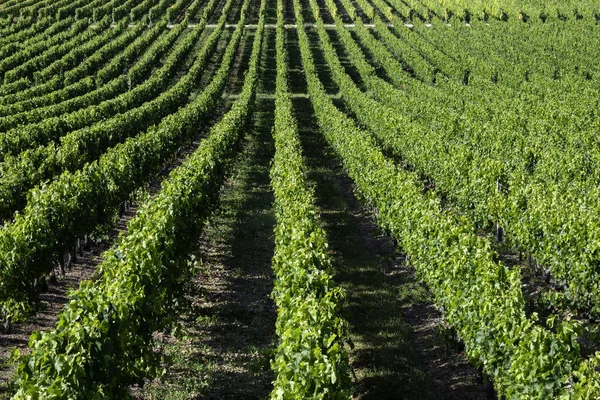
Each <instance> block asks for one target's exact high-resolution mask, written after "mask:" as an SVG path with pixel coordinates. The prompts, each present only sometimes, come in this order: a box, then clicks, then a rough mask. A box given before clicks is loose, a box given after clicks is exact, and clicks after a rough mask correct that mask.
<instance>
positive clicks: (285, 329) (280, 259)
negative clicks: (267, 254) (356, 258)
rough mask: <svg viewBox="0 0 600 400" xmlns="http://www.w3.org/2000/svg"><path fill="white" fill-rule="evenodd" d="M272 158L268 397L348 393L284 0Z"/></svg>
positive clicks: (338, 297)
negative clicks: (273, 310) (272, 312)
mask: <svg viewBox="0 0 600 400" xmlns="http://www.w3.org/2000/svg"><path fill="white" fill-rule="evenodd" d="M277 15H278V19H277V38H276V50H277V80H276V99H275V127H274V130H273V133H274V137H275V157H274V159H273V165H272V168H271V185H272V187H273V191H274V194H275V205H274V207H275V215H276V218H277V226H276V228H275V244H276V246H275V255H274V256H273V269H274V270H275V274H276V280H275V288H274V290H273V298H274V300H275V304H276V305H277V322H276V331H277V336H278V337H279V343H278V346H277V350H276V352H275V358H274V360H273V362H272V365H271V367H272V369H273V371H274V372H275V375H276V379H275V382H274V384H273V386H274V387H273V391H272V392H271V398H273V399H300V398H302V399H349V398H351V395H352V391H351V381H350V372H349V371H350V368H349V365H348V354H347V353H346V351H345V349H344V347H343V342H344V341H345V340H347V331H346V329H347V328H346V324H345V322H344V321H343V320H342V319H341V318H340V316H339V311H340V306H341V303H342V301H343V299H344V294H343V292H342V291H341V289H340V288H337V287H335V285H334V283H333V282H332V279H331V276H330V275H329V274H330V269H331V261H330V259H329V256H328V255H327V238H326V234H325V231H324V230H323V229H322V228H321V227H320V224H319V217H318V215H317V210H316V208H315V205H314V196H313V193H312V192H311V190H310V189H309V188H308V186H307V182H306V177H305V166H304V160H303V158H302V154H301V148H300V141H299V138H298V132H297V130H298V127H297V123H296V121H295V119H294V117H293V115H292V102H291V98H290V94H289V90H288V83H287V79H288V75H287V62H286V52H285V47H284V33H283V29H284V28H283V2H282V1H281V0H280V1H279V2H278V14H277Z"/></svg>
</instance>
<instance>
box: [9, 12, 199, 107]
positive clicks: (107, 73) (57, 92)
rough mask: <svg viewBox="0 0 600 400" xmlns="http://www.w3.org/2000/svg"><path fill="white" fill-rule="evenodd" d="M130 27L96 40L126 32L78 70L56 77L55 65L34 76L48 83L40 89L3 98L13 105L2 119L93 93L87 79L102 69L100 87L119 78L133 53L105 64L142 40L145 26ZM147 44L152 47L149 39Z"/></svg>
mask: <svg viewBox="0 0 600 400" xmlns="http://www.w3.org/2000/svg"><path fill="white" fill-rule="evenodd" d="M182 3H183V0H180V1H178V3H176V4H174V5H173V6H172V7H171V8H170V9H171V10H174V12H180V11H181V9H182ZM200 4H201V2H199V1H195V2H193V4H192V5H190V7H189V11H191V12H192V13H195V12H196V10H197V8H199V6H200ZM128 24H129V22H128V20H127V19H123V20H121V22H120V23H119V24H117V25H116V26H115V28H114V29H112V30H106V31H105V32H104V33H103V34H102V36H100V37H98V39H95V40H94V41H93V42H97V41H100V40H102V39H103V38H105V37H109V36H113V35H116V34H117V33H118V32H123V30H125V31H126V32H125V33H124V34H122V35H121V36H119V37H118V38H117V39H116V40H113V41H110V42H108V43H106V45H104V46H103V47H102V48H100V49H99V50H98V51H97V52H95V53H93V54H92V55H91V56H89V57H86V58H85V59H84V60H83V62H81V63H79V65H74V68H72V69H68V70H64V69H63V71H62V72H61V74H60V75H58V76H54V77H53V75H56V74H55V73H54V72H55V71H54V70H55V69H56V68H55V65H50V66H49V67H48V68H46V69H44V70H42V71H39V73H38V72H36V73H35V74H34V77H36V82H38V81H40V80H41V78H37V77H38V76H41V77H42V78H43V80H45V83H43V84H41V85H36V86H34V87H33V88H31V89H29V90H24V91H22V92H19V93H18V94H15V95H13V96H5V97H4V98H0V102H4V103H7V102H9V103H10V105H9V106H4V107H0V113H1V114H2V115H10V114H14V113H16V112H25V111H28V110H31V109H33V108H39V107H41V106H45V105H51V104H56V103H59V102H61V101H66V100H68V99H71V98H73V97H77V96H81V95H83V94H85V93H87V92H89V91H91V90H92V88H94V87H95V85H96V83H95V82H94V80H93V79H91V78H90V79H83V78H84V77H86V76H87V75H88V74H90V73H95V72H96V71H97V70H98V69H99V68H100V67H101V66H103V68H102V69H101V70H100V71H99V72H98V77H97V79H96V80H97V81H98V82H97V84H98V86H100V85H101V82H102V81H105V80H106V79H107V78H114V77H115V74H117V73H120V71H121V70H122V67H123V66H124V65H125V63H126V62H127V61H128V59H131V57H132V55H131V54H132V52H131V50H129V49H127V50H125V51H124V52H123V53H122V54H120V55H119V56H118V57H116V58H113V59H112V60H110V62H109V64H108V65H106V64H105V63H106V62H107V61H108V60H109V58H110V57H113V56H114V55H115V54H116V53H117V52H119V51H120V50H121V49H123V48H124V47H125V45H126V44H127V43H129V42H131V41H132V40H133V39H134V38H136V37H138V36H140V34H141V33H142V32H143V31H144V30H145V26H144V25H143V24H136V25H135V26H134V27H133V28H131V29H126V28H127V27H128ZM158 25H160V26H163V25H164V22H162V23H159V24H158ZM96 29H98V28H96ZM153 29H154V30H153V31H152V32H154V33H156V32H157V30H156V29H157V28H156V27H155V28H153ZM152 37H154V35H151V37H150V40H151V38H152ZM93 42H92V43H90V45H92V46H93V45H95V44H94V43H93ZM144 42H145V43H148V39H147V40H145V41H144ZM137 48H139V46H137ZM135 49H136V46H133V49H132V50H135ZM83 50H85V49H84V48H78V49H74V51H75V52H76V53H81V52H82V51H83ZM127 54H130V55H127ZM67 57H71V55H67ZM71 59H72V57H71ZM57 63H59V62H57ZM57 63H55V64H57ZM63 68H64V65H63ZM44 75H48V76H44ZM65 85H66V87H65ZM50 92H51V93H50ZM46 94H48V95H46ZM33 96H37V98H35V99H34V98H33ZM19 100H21V101H19Z"/></svg>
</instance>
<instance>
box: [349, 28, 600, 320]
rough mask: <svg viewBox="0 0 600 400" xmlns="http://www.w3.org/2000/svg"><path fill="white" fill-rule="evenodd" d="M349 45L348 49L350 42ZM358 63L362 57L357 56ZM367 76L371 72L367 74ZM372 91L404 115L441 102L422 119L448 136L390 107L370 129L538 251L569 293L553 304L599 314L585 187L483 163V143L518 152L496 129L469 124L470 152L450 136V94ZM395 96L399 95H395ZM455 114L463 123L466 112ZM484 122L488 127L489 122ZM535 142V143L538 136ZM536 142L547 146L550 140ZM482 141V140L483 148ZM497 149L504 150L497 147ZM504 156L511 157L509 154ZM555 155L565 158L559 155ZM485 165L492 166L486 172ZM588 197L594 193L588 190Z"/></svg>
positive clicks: (465, 204) (464, 204) (453, 195)
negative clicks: (531, 178)
mask: <svg viewBox="0 0 600 400" xmlns="http://www.w3.org/2000/svg"><path fill="white" fill-rule="evenodd" d="M340 32H342V31H340ZM346 46H347V47H348V44H347V41H346ZM354 58H355V59H356V56H355V57H354ZM363 62H364V61H363ZM357 65H360V63H359V64H357ZM362 73H363V75H365V74H366V72H364V69H363V72H362ZM370 81H372V80H370ZM457 87H460V86H457ZM371 88H373V86H371ZM373 92H374V94H375V95H376V96H377V97H380V98H381V99H382V100H383V101H384V102H385V103H386V104H388V105H398V107H396V108H397V109H398V110H402V111H404V110H406V107H407V103H411V102H414V103H421V104H424V103H431V102H432V101H434V100H439V105H436V107H440V108H441V111H438V112H437V113H435V112H434V111H433V110H432V109H433V108H427V109H425V113H424V115H423V122H427V123H431V122H433V121H436V119H437V121H442V120H444V119H450V124H447V123H446V122H445V121H444V122H441V123H442V124H443V126H446V127H448V128H447V129H448V132H446V131H445V130H444V129H442V130H440V129H439V128H440V125H439V124H438V125H436V128H437V129H436V130H435V131H434V130H431V131H430V130H429V129H427V128H426V127H425V126H419V125H418V124H414V123H411V122H410V121H407V120H403V119H402V118H401V117H399V116H396V115H391V114H393V113H392V112H390V111H389V110H388V111H387V114H386V115H390V116H389V117H388V118H386V119H385V122H382V123H377V121H371V122H370V126H371V127H372V129H373V131H374V132H378V133H379V134H380V138H381V140H382V143H385V144H386V146H388V148H391V150H392V151H393V152H394V153H396V154H397V155H398V156H399V157H402V158H404V159H406V160H407V161H408V162H409V163H411V164H412V165H413V166H415V167H416V169H417V170H418V171H419V172H421V173H422V174H424V175H426V176H428V177H430V178H433V179H434V180H435V182H436V186H437V187H438V188H439V189H441V190H442V191H444V192H446V193H447V194H448V196H449V198H450V199H452V200H454V201H457V202H458V204H460V205H461V208H462V209H463V210H465V211H469V210H470V209H472V208H473V206H474V208H475V210H474V211H471V212H469V214H471V215H473V214H474V213H476V214H475V216H476V220H478V221H482V222H485V221H487V220H488V219H492V220H494V221H501V223H502V224H503V225H504V226H505V227H506V229H507V234H508V237H509V239H510V240H511V241H512V242H513V243H515V245H517V246H518V247H520V248H522V249H525V250H529V251H531V252H533V254H534V255H536V256H537V257H538V258H539V260H540V262H542V264H543V265H544V267H545V268H547V269H548V271H549V272H550V273H552V275H553V278H554V279H555V281H556V282H557V284H559V285H560V287H562V288H564V292H563V293H561V294H554V295H553V297H557V298H556V299H553V298H549V299H548V300H550V301H552V302H553V303H555V305H560V302H561V301H564V300H563V299H567V300H568V301H569V302H571V303H573V304H574V305H576V306H578V307H582V308H583V309H584V310H586V311H588V312H590V311H591V312H593V313H597V303H598V302H597V299H598V298H599V294H600V290H599V288H598V284H597V282H598V276H597V273H596V272H595V268H594V267H593V265H594V262H595V256H594V251H593V248H594V245H593V242H591V241H592V240H593V237H595V236H594V232H596V230H597V228H595V226H596V218H595V216H594V215H593V212H592V211H591V210H593V208H590V209H589V210H586V208H588V207H582V206H581V205H578V204H577V203H579V202H580V201H579V200H576V199H577V198H578V197H576V194H575V193H578V190H580V187H579V186H580V185H574V183H573V180H572V179H571V180H569V184H570V186H571V187H570V188H569V189H565V188H564V186H562V185H552V184H550V183H549V182H547V181H544V183H543V184H541V183H528V182H527V178H525V177H521V178H519V177H518V175H516V174H515V172H512V173H511V174H512V175H509V176H508V177H506V174H507V172H504V173H502V172H501V171H502V170H505V171H506V168H504V167H502V165H501V164H499V163H500V162H501V161H502V160H501V159H499V158H496V160H497V161H496V160H494V161H491V160H490V155H489V153H487V152H486V153H487V154H486V153H484V156H483V157H485V158H484V159H482V158H481V157H482V156H481V155H477V153H474V150H475V146H478V147H479V148H481V147H482V144H486V143H492V144H494V143H497V144H498V148H501V147H502V146H504V147H508V148H509V149H510V148H512V147H515V146H505V145H506V143H507V142H508V140H506V136H501V137H498V138H496V139H494V136H498V135H497V132H494V134H493V135H490V136H489V139H482V138H481V135H474V134H473V132H474V131H479V130H480V129H478V128H477V127H472V128H471V127H470V128H469V129H468V130H467V132H469V135H470V136H472V138H470V139H469V142H473V143H472V145H471V146H473V147H466V146H465V145H464V144H463V142H462V141H460V142H457V141H456V140H454V141H452V140H451V139H449V137H450V136H454V135H455V134H454V133H452V132H453V128H452V126H450V125H451V124H452V118H450V117H451V113H449V112H448V111H444V107H443V103H447V102H448V101H449V100H451V99H452V96H449V95H447V96H445V97H444V96H440V97H439V99H438V97H436V96H434V95H433V93H432V92H434V91H433V90H429V91H428V92H423V93H421V94H419V93H416V92H415V93H414V94H412V95H409V96H406V95H403V94H402V93H401V92H396V94H394V93H393V91H389V90H388V91H387V92H385V91H384V90H383V89H382V88H381V86H379V87H378V88H377V89H375V90H374V91H373ZM461 92H462V93H456V94H462V95H464V91H462V90H461ZM396 95H397V97H396V98H394V97H395V96H396ZM434 114H438V116H436V117H432V116H433V115H434ZM366 115H368V114H366ZM457 116H458V117H459V118H461V117H462V118H463V119H465V113H464V112H463V113H461V114H459V115H457ZM485 116H487V114H483V117H485ZM434 118H436V119H434ZM466 119H468V120H469V121H471V120H472V119H473V114H467V118H466ZM476 121H477V120H474V121H471V122H470V123H471V125H472V126H473V125H476V124H477V122H476ZM481 121H482V122H481V123H483V121H484V119H482V120H481ZM386 125H387V126H386ZM399 127H402V131H403V132H404V135H403V136H399V135H398V134H393V132H395V131H398V129H399ZM454 129H456V127H454ZM487 129H489V126H488V127H487ZM442 133H443V134H442ZM546 134H547V133H546ZM534 139H537V138H535V137H534ZM547 139H548V137H546V142H545V143H544V146H545V147H546V152H547V151H548V150H547V149H548V143H547ZM530 140H531V139H530ZM537 140H541V141H542V142H543V140H544V139H543V138H539V139H537ZM478 142H483V143H479V144H478ZM451 143H452V144H451ZM483 149H485V147H483ZM517 149H518V147H517ZM480 151H481V150H480ZM496 152H498V151H497V150H496ZM514 153H515V152H514V151H513V154H514ZM425 154H431V156H424V155H425ZM499 154H501V155H502V156H503V157H504V158H505V159H506V154H507V152H506V151H503V152H501V153H499ZM526 154H527V153H526ZM433 155H435V156H433ZM515 157H518V158H521V157H522V156H521V155H520V154H516V155H512V158H515ZM553 157H554V158H559V159H560V155H558V154H556V155H554V156H553ZM481 165H488V166H489V167H488V168H487V169H481V167H480V166H481ZM554 165H557V166H558V165H562V166H563V168H564V164H563V163H561V162H560V161H559V162H558V163H556V164H554ZM538 168H539V167H538ZM543 172H544V174H543V175H544V179H547V177H546V176H545V175H548V176H554V175H556V174H551V173H549V172H550V171H549V170H548V169H544V170H543ZM501 177H503V182H510V187H509V191H508V193H505V191H498V189H497V186H498V184H497V181H498V179H499V178H501ZM475 185H476V187H478V188H477V189H475V188H474V186H475ZM588 186H589V184H588ZM579 193H581V192H579ZM584 193H586V194H588V193H590V192H589V190H588V191H585V192H584ZM584 198H585V200H586V202H589V203H588V204H591V207H594V204H598V200H597V199H598V196H597V195H591V196H589V195H586V196H585V197H584ZM549 199H552V201H549ZM574 203H575V204H574ZM469 204H471V205H472V206H469ZM524 206H526V207H524ZM477 215H479V217H477ZM567 227H568V228H567ZM566 228H567V229H566ZM536 232H537V233H536ZM582 255H584V257H582Z"/></svg>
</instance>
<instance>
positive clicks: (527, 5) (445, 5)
mask: <svg viewBox="0 0 600 400" xmlns="http://www.w3.org/2000/svg"><path fill="white" fill-rule="evenodd" d="M427 7H428V8H430V9H431V10H432V12H435V13H437V14H438V15H444V16H446V17H447V16H449V15H456V16H458V17H459V18H461V19H466V20H470V19H471V17H474V18H477V19H483V20H487V19H489V18H495V19H500V20H502V21H505V20H509V19H510V20H517V21H528V20H529V19H532V20H537V19H540V20H545V19H546V18H547V17H548V16H553V15H554V16H556V17H558V18H560V19H564V20H567V19H568V20H576V19H580V18H590V19H597V18H598V17H599V11H600V10H599V8H598V6H597V4H595V3H593V2H589V1H583V0H560V1H558V0H552V1H547V0H544V1H542V0H533V1H531V0H528V1H523V0H508V1H502V2H498V1H489V0H475V1H472V0H469V1H465V0H437V1H427Z"/></svg>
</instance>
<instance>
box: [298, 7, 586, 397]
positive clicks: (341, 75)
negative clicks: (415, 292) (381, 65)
mask: <svg viewBox="0 0 600 400" xmlns="http://www.w3.org/2000/svg"><path fill="white" fill-rule="evenodd" d="M311 6H312V8H313V11H314V14H315V17H317V16H318V14H317V11H316V9H317V7H318V5H317V3H316V1H313V2H311ZM296 18H297V20H298V24H299V26H300V25H301V24H302V19H301V15H300V9H299V4H298V3H296ZM298 32H299V37H300V48H301V51H302V59H303V64H304V69H305V72H306V76H307V81H308V87H309V94H310V96H311V99H312V102H313V105H314V109H315V113H316V116H317V120H318V122H319V125H320V127H321V129H322V131H323V133H324V135H325V137H326V139H327V140H328V142H329V143H330V144H331V145H332V147H333V148H334V149H335V150H336V152H337V153H338V155H339V156H340V158H341V159H342V162H343V165H344V168H345V169H346V171H347V172H348V174H349V175H350V177H351V178H353V179H354V181H355V182H356V184H357V186H358V188H359V190H360V191H361V194H362V195H363V197H364V198H365V199H366V200H367V202H368V203H370V204H371V205H373V206H375V207H377V209H378V213H379V216H380V219H379V223H380V225H381V226H382V228H384V229H386V230H389V231H391V232H392V233H393V234H394V236H395V237H396V238H398V240H399V242H400V243H401V245H402V247H403V249H404V250H405V251H406V252H407V254H408V255H409V256H410V259H411V263H412V265H413V266H414V267H415V269H416V270H417V272H418V274H419V276H420V277H421V279H423V280H424V281H425V282H426V283H427V285H428V286H429V288H430V289H431V291H432V292H433V294H434V296H435V298H436V301H437V302H438V303H440V305H442V306H443V307H444V309H445V318H446V319H447V320H448V322H449V323H451V324H452V325H453V326H454V327H455V328H456V330H457V332H458V334H459V336H460V338H461V340H462V341H463V342H464V343H465V349H466V353H467V355H468V356H469V358H471V359H472V360H474V361H476V362H477V363H478V365H479V366H480V367H481V368H482V369H483V370H484V371H485V373H486V374H487V375H488V376H490V377H491V378H492V379H493V381H494V383H495V385H496V388H497V390H498V391H499V393H500V394H502V395H506V396H507V397H509V398H532V399H533V398H545V397H548V398H551V397H556V396H559V395H561V393H562V394H564V395H565V396H566V395H567V394H572V393H573V387H572V385H571V384H570V383H569V382H571V381H572V380H573V379H578V380H580V381H584V380H585V382H588V384H582V385H581V386H582V387H583V388H581V392H580V393H584V392H585V391H586V390H587V391H588V393H594V391H595V390H597V389H596V388H595V386H594V385H595V383H594V382H596V381H597V380H596V378H595V376H594V375H595V374H596V372H594V371H592V368H589V367H586V364H585V363H582V358H581V355H580V354H579V345H578V343H577V341H576V338H577V333H576V327H577V324H575V323H570V322H566V321H563V322H561V323H560V324H559V325H558V326H557V327H554V328H553V329H545V328H543V327H542V326H540V325H539V324H537V323H536V322H535V321H533V320H532V319H530V318H528V317H527V315H526V314H525V300H524V298H523V294H522V292H521V280H520V274H519V271H518V270H514V269H513V270H511V269H508V268H507V267H506V266H504V265H502V264H500V263H498V262H496V261H495V259H496V258H497V257H496V255H495V254H494V252H493V251H492V250H491V245H490V243H489V242H487V241H486V240H485V239H483V238H481V237H478V236H477V235H476V234H475V227H474V226H473V224H472V222H471V221H470V220H469V219H468V218H465V217H463V216H459V215H457V214H455V213H452V212H448V211H445V210H443V209H442V207H441V206H440V202H439V199H436V198H435V197H434V196H433V195H432V192H430V193H429V194H423V190H422V184H421V183H420V180H419V177H418V176H417V175H416V174H415V173H413V172H408V171H406V170H403V169H399V168H398V167H397V166H396V165H394V164H393V163H392V162H391V161H390V160H388V159H386V158H385V157H384V156H383V155H382V153H381V152H380V150H379V149H378V147H377V144H376V142H375V140H374V139H373V138H372V137H371V136H370V135H369V134H367V133H365V132H364V131H361V130H360V129H358V128H357V127H356V125H355V124H354V123H353V122H352V121H351V120H350V119H348V118H347V117H346V116H345V115H344V114H342V113H341V112H340V111H339V110H337V109H336V108H335V107H334V106H333V104H332V102H331V99H329V97H328V96H327V95H326V93H325V91H324V89H323V86H322V84H321V82H320V81H319V79H318V77H317V74H316V70H315V67H314V64H313V61H312V56H311V54H310V47H309V42H308V38H307V37H306V34H305V33H304V31H303V30H302V29H299V30H298ZM317 32H318V33H319V37H320V43H321V47H322V48H323V52H324V55H325V58H326V60H327V62H328V65H329V67H330V69H331V71H332V75H333V77H334V80H335V81H336V83H337V85H338V87H340V91H341V93H342V98H343V99H344V101H345V103H346V104H347V105H348V106H349V107H350V108H351V109H352V111H353V112H354V113H355V114H356V116H357V117H358V118H359V119H360V120H361V121H362V122H363V123H364V124H365V125H367V126H368V127H369V129H371V130H373V131H374V132H379V133H378V134H377V137H378V138H379V139H381V140H383V141H385V140H384V135H387V136H390V137H395V135H396V132H398V131H400V130H401V129H402V122H403V121H402V119H398V118H399V117H398V118H394V114H393V112H391V111H390V110H389V109H387V108H386V107H383V106H381V105H379V104H378V103H376V102H373V101H372V100H371V99H369V98H367V96H366V95H365V94H363V93H361V92H360V91H359V90H358V88H357V87H356V85H355V84H354V83H353V82H352V80H351V79H350V78H349V77H348V76H347V75H346V74H345V71H344V69H343V67H342V65H341V64H340V62H339V59H338V56H337V54H336V53H335V50H334V49H333V47H332V46H331V43H330V42H329V38H328V35H327V33H326V32H325V30H324V27H323V25H322V22H321V21H319V20H318V18H317ZM363 69H365V70H366V68H363ZM367 78H368V77H367ZM390 140H392V139H390ZM550 326H551V325H550ZM574 371H585V372H583V373H582V375H581V376H579V377H577V378H575V375H574V374H573V373H574ZM579 389H580V388H578V390H579ZM592 397H593V396H592Z"/></svg>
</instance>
